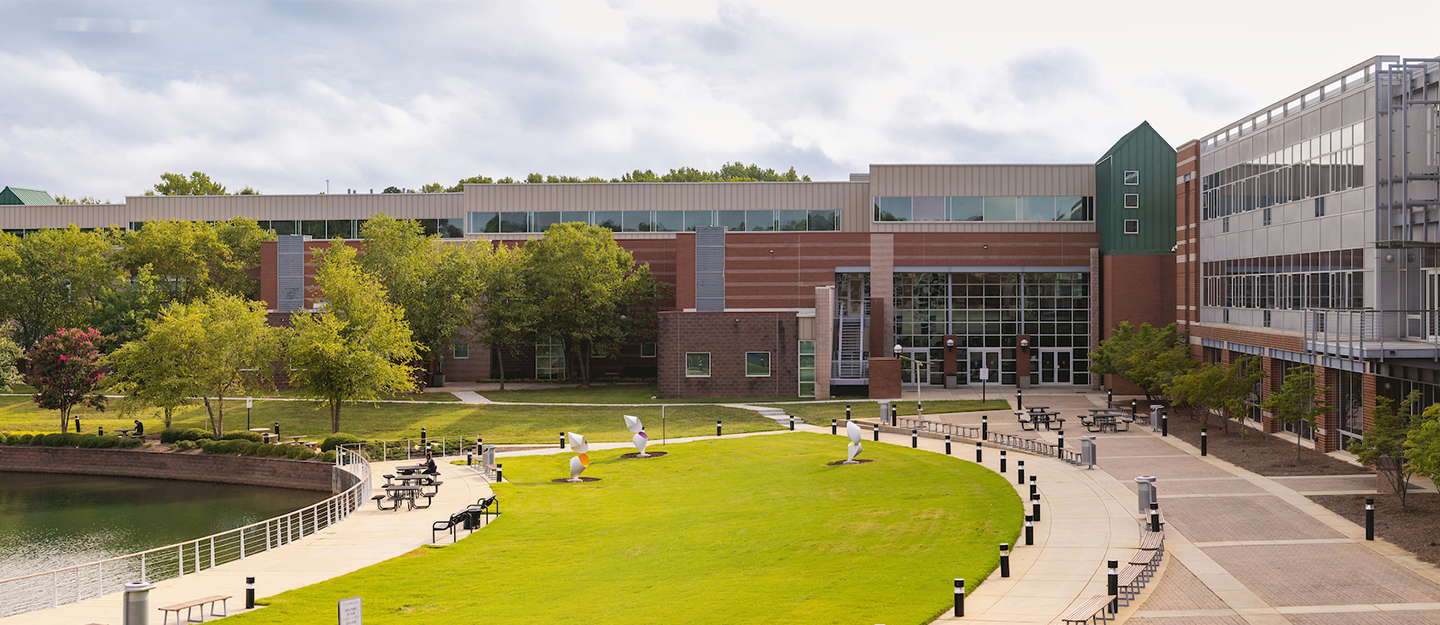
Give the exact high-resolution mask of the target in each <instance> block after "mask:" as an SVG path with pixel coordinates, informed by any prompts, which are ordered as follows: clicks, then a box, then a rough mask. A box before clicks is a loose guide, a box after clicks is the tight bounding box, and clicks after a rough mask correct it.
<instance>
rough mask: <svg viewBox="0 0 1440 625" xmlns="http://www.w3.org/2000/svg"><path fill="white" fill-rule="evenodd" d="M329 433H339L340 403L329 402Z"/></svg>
mask: <svg viewBox="0 0 1440 625" xmlns="http://www.w3.org/2000/svg"><path fill="white" fill-rule="evenodd" d="M330 433H331V434H339V433H340V402H339V401H336V400H333V399H332V400H330Z"/></svg>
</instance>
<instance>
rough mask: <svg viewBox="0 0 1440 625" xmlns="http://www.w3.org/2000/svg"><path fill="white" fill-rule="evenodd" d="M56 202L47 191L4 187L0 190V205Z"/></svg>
mask: <svg viewBox="0 0 1440 625" xmlns="http://www.w3.org/2000/svg"><path fill="white" fill-rule="evenodd" d="M51 204H58V202H56V201H55V198H53V197H50V194H49V193H46V192H44V191H39V190H36V189H20V188H16V187H5V189H4V190H3V191H0V206H44V205H51Z"/></svg>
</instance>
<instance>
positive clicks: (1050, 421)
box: [1015, 409, 1065, 431]
mask: <svg viewBox="0 0 1440 625" xmlns="http://www.w3.org/2000/svg"><path fill="white" fill-rule="evenodd" d="M1015 416H1016V417H1017V418H1018V419H1019V420H1020V429H1022V430H1027V431H1029V430H1034V431H1039V430H1040V426H1041V425H1044V426H1045V429H1046V430H1053V429H1055V428H1057V427H1058V428H1060V429H1064V428H1065V420H1064V419H1061V418H1060V413H1059V412H1049V411H1045V410H1033V409H1032V410H1030V412H1029V413H1028V414H1027V413H1024V412H1019V411H1017V412H1016V413H1015ZM1027 425H1028V426H1029V427H1026V426H1027Z"/></svg>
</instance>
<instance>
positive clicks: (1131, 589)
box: [1118, 564, 1145, 605]
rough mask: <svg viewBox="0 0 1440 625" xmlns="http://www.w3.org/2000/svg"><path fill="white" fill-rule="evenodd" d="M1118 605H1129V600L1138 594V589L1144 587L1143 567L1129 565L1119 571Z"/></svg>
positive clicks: (1141, 565)
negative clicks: (1119, 601)
mask: <svg viewBox="0 0 1440 625" xmlns="http://www.w3.org/2000/svg"><path fill="white" fill-rule="evenodd" d="M1119 577H1120V581H1119V584H1118V586H1119V590H1120V600H1121V601H1122V602H1123V603H1121V604H1120V605H1130V600H1131V599H1134V598H1135V595H1138V594H1140V589H1141V588H1144V587H1145V565H1144V564H1131V565H1129V566H1126V567H1125V568H1123V569H1120V575H1119Z"/></svg>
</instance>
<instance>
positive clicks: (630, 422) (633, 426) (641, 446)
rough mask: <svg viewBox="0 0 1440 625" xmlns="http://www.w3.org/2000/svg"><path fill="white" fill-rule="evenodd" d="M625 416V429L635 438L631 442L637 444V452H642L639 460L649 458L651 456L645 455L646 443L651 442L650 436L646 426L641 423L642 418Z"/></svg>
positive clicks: (638, 456)
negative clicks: (646, 431)
mask: <svg viewBox="0 0 1440 625" xmlns="http://www.w3.org/2000/svg"><path fill="white" fill-rule="evenodd" d="M624 416H625V429H627V430H630V432H631V433H633V434H634V435H635V436H634V437H633V438H631V439H630V442H632V443H635V450H636V451H638V452H640V453H639V454H638V455H636V457H637V458H649V457H650V454H647V453H645V443H648V442H650V435H648V434H646V433H645V426H644V425H642V424H641V423H640V417H632V416H630V415H628V414H627V415H624Z"/></svg>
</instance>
